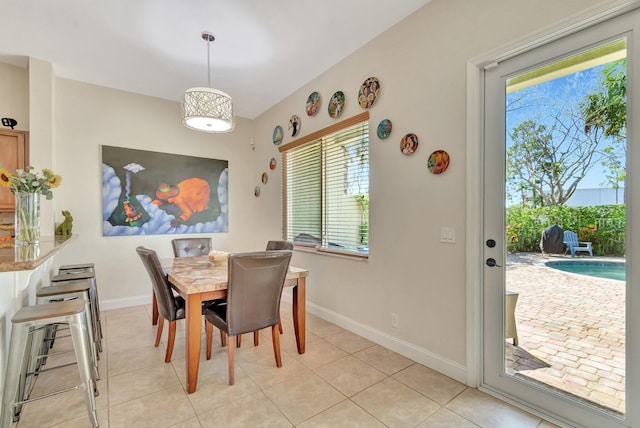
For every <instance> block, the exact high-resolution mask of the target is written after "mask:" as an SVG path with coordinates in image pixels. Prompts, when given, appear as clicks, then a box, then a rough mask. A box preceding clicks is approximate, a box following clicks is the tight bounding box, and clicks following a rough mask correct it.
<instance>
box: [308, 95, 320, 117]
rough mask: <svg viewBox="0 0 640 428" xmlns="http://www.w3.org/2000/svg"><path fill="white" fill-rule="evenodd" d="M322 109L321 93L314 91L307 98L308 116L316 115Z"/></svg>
mask: <svg viewBox="0 0 640 428" xmlns="http://www.w3.org/2000/svg"><path fill="white" fill-rule="evenodd" d="M318 110H320V94H319V93H318V92H312V93H311V95H309V98H307V116H315V115H316V113H318Z"/></svg>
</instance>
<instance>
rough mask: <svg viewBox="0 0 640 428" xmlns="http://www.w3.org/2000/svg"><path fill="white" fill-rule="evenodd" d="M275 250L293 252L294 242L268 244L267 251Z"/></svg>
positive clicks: (272, 242) (270, 242)
mask: <svg viewBox="0 0 640 428" xmlns="http://www.w3.org/2000/svg"><path fill="white" fill-rule="evenodd" d="M274 250H276V251H277V250H293V242H290V241H269V242H267V251H274Z"/></svg>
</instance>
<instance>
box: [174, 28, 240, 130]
mask: <svg viewBox="0 0 640 428" xmlns="http://www.w3.org/2000/svg"><path fill="white" fill-rule="evenodd" d="M202 38H203V39H204V40H206V41H207V68H208V70H209V87H208V88H204V87H196V88H190V89H187V90H186V91H185V93H184V99H183V101H182V111H183V115H182V124H183V125H184V126H186V127H187V128H191V129H195V130H197V131H205V132H229V131H232V130H233V128H234V119H235V117H234V113H233V100H232V99H231V97H230V96H229V94H227V93H225V92H222V91H219V90H217V89H212V88H211V71H210V70H211V67H210V59H209V55H210V49H209V45H210V43H211V42H212V41H214V40H215V37H214V36H213V34H211V33H208V32H203V33H202Z"/></svg>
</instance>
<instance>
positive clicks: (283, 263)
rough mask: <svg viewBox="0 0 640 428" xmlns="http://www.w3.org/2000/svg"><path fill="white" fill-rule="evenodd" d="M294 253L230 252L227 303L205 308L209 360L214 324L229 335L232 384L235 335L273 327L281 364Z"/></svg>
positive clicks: (275, 346)
mask: <svg viewBox="0 0 640 428" xmlns="http://www.w3.org/2000/svg"><path fill="white" fill-rule="evenodd" d="M291 254H292V253H291V251H258V252H251V253H238V254H231V256H230V257H229V262H228V263H229V267H228V269H229V286H228V289H227V299H226V304H215V303H214V304H212V305H210V306H208V307H206V308H205V309H204V310H203V314H204V317H205V320H206V322H205V329H206V333H207V341H206V349H207V351H206V353H207V359H211V345H212V339H213V326H216V327H218V328H219V329H220V331H222V332H224V333H225V334H226V335H227V336H228V339H229V340H228V342H229V343H228V345H227V355H228V360H229V385H233V383H234V369H233V364H234V363H233V358H234V352H235V350H234V348H235V337H236V336H239V335H241V334H243V333H250V332H253V331H257V330H260V329H262V328H266V327H271V336H272V338H273V352H274V354H275V358H276V366H277V367H282V358H281V354H280V335H279V334H278V330H277V325H278V314H279V313H280V298H281V296H282V288H283V286H284V281H285V278H286V276H287V271H288V270H289V262H290V261H291Z"/></svg>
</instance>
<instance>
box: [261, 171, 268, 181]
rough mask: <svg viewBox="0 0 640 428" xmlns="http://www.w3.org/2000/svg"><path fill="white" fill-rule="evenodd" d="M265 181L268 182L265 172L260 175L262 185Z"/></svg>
mask: <svg viewBox="0 0 640 428" xmlns="http://www.w3.org/2000/svg"><path fill="white" fill-rule="evenodd" d="M267 180H269V177H268V176H267V173H266V172H263V173H262V184H267Z"/></svg>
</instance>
